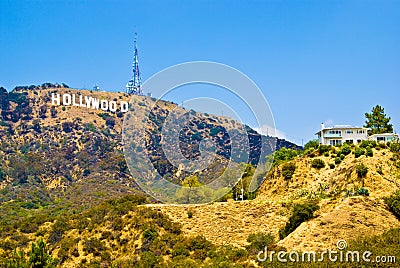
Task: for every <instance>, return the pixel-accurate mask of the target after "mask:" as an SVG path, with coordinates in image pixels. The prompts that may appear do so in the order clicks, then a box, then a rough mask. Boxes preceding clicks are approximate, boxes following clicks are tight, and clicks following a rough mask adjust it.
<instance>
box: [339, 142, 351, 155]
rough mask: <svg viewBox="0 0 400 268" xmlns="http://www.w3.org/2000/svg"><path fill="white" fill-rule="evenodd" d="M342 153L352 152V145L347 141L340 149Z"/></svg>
mask: <svg viewBox="0 0 400 268" xmlns="http://www.w3.org/2000/svg"><path fill="white" fill-rule="evenodd" d="M340 153H341V154H343V155H348V154H350V153H351V146H350V145H348V144H347V143H345V144H343V146H342V149H341V150H340Z"/></svg>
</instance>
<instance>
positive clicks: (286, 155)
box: [274, 147, 299, 163]
mask: <svg viewBox="0 0 400 268" xmlns="http://www.w3.org/2000/svg"><path fill="white" fill-rule="evenodd" d="M297 155H299V151H297V150H293V149H288V148H285V147H282V148H281V149H279V150H278V151H276V152H275V153H274V163H282V162H286V161H290V160H292V159H294V158H295V157H296V156H297Z"/></svg>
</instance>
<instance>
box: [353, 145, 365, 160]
mask: <svg viewBox="0 0 400 268" xmlns="http://www.w3.org/2000/svg"><path fill="white" fill-rule="evenodd" d="M364 154H365V150H364V149H363V148H361V147H356V149H355V150H354V157H355V158H359V157H360V156H362V155H364Z"/></svg>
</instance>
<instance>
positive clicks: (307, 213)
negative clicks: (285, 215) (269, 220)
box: [279, 202, 319, 239]
mask: <svg viewBox="0 0 400 268" xmlns="http://www.w3.org/2000/svg"><path fill="white" fill-rule="evenodd" d="M318 209H319V206H318V205H317V204H316V203H315V202H307V203H301V204H295V205H294V207H293V214H292V216H290V218H289V221H288V222H287V223H286V225H285V227H284V228H282V229H280V230H279V238H280V239H283V238H285V237H286V236H288V235H289V234H290V233H291V232H293V231H294V230H296V228H297V227H299V226H300V224H302V223H303V222H305V221H307V220H309V219H312V218H313V217H314V212H315V211H316V210H318Z"/></svg>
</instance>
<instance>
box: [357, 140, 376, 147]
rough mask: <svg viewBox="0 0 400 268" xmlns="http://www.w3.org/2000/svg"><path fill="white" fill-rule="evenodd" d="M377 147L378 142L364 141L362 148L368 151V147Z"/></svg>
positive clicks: (361, 144)
mask: <svg viewBox="0 0 400 268" xmlns="http://www.w3.org/2000/svg"><path fill="white" fill-rule="evenodd" d="M376 146H377V143H376V141H362V142H361V143H360V147H361V148H364V149H366V148H367V147H372V148H375V147H376Z"/></svg>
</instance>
